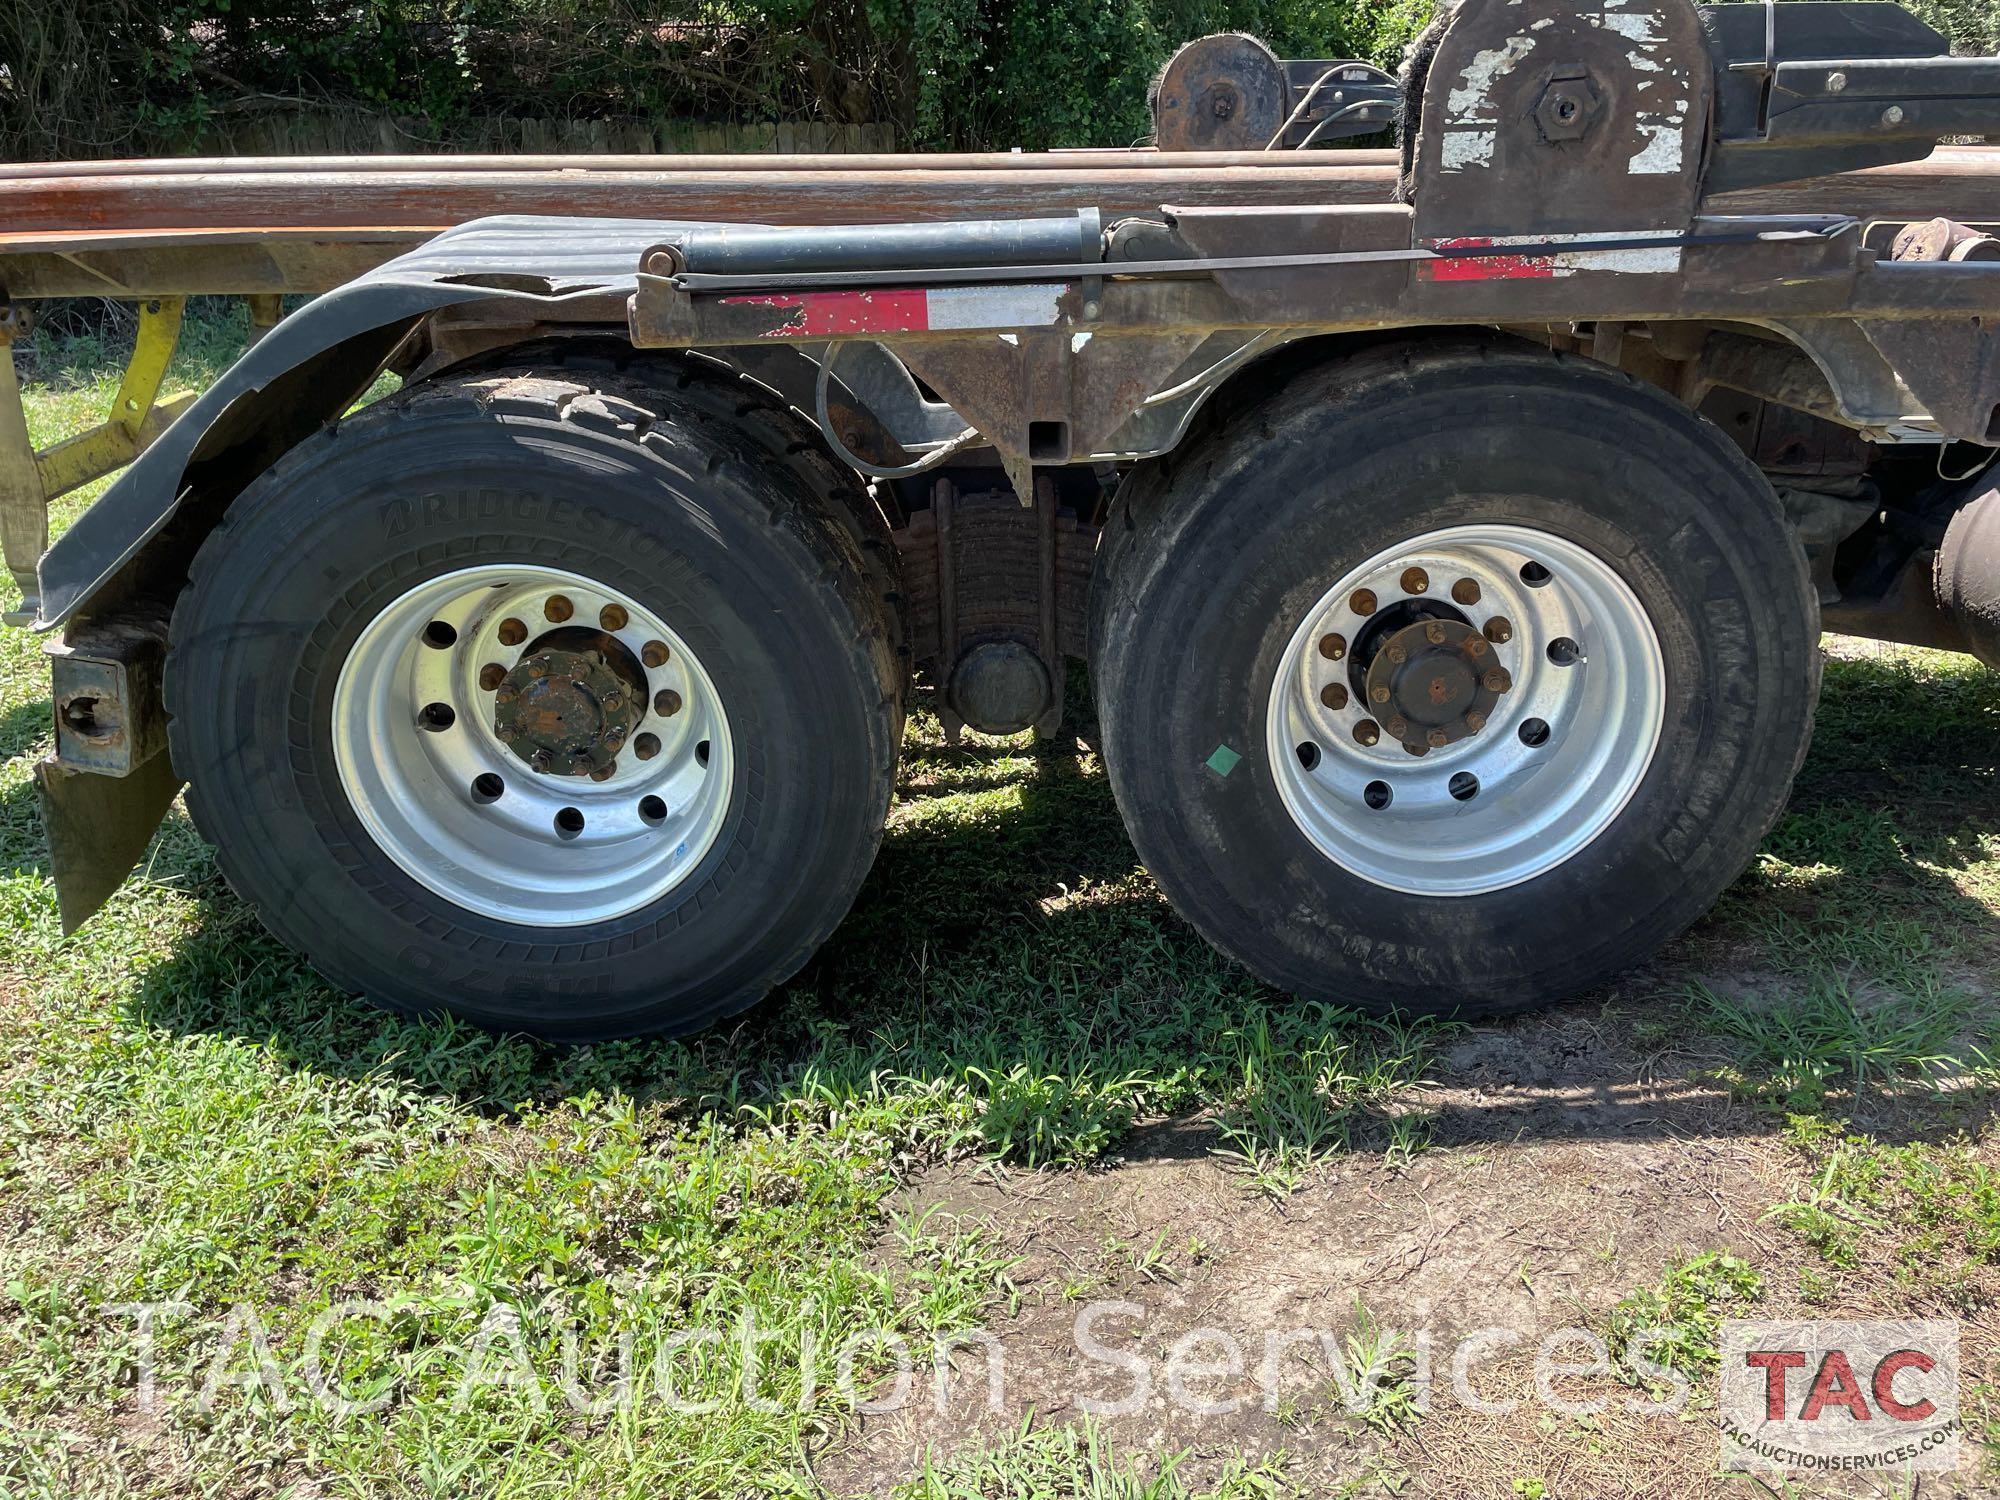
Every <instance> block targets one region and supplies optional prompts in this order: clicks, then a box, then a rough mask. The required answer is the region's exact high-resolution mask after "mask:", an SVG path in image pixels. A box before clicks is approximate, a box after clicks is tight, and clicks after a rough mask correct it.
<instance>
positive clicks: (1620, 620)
mask: <svg viewBox="0 0 2000 1500" xmlns="http://www.w3.org/2000/svg"><path fill="white" fill-rule="evenodd" d="M1412 570H1416V571H1417V572H1420V573H1421V574H1422V575H1423V578H1422V579H1421V580H1420V579H1418V578H1416V577H1415V576H1413V574H1412ZM1419 582H1422V583H1423V584H1424V585H1425V586H1424V587H1423V588H1422V589H1416V590H1413V589H1412V588H1411V587H1410V585H1413V584H1416V583H1419ZM1468 584H1469V585H1471V587H1470V588H1468V587H1467V585H1468ZM1454 589H1456V590H1458V596H1457V597H1455V596H1454ZM1363 591H1366V592H1367V593H1368V594H1372V595H1373V603H1374V606H1375V607H1374V608H1373V609H1372V610H1364V609H1361V608H1358V607H1357V605H1365V604H1366V603H1368V602H1369V601H1368V600H1367V599H1366V598H1361V599H1357V594H1360V593H1362V592H1363ZM1461 599H1471V600H1473V601H1474V602H1472V603H1469V604H1468V603H1464V602H1461ZM1392 611H1394V613H1392ZM1425 615H1429V616H1431V617H1432V618H1436V619H1438V620H1439V623H1440V626H1441V633H1442V626H1443V625H1444V624H1445V623H1446V622H1447V621H1448V620H1449V619H1450V618H1452V617H1456V619H1457V620H1458V621H1459V622H1461V623H1460V624H1458V625H1455V626H1452V628H1451V630H1450V632H1449V633H1448V634H1447V635H1446V642H1447V643H1448V644H1440V645H1427V649H1429V650H1430V651H1432V652H1434V653H1437V655H1436V656H1434V657H1423V658H1421V660H1422V661H1424V662H1429V661H1431V660H1443V653H1444V652H1446V651H1447V650H1451V651H1455V652H1457V653H1458V655H1459V656H1460V657H1461V658H1463V659H1464V660H1465V661H1466V662H1467V664H1468V670H1471V671H1473V672H1474V674H1475V677H1476V679H1477V680H1478V681H1479V683H1480V684H1481V685H1482V687H1483V685H1484V684H1485V683H1486V682H1488V681H1500V680H1502V679H1488V678H1486V677H1485V676H1484V675H1483V674H1484V673H1485V672H1488V671H1490V670H1492V669H1493V668H1496V667H1497V668H1498V669H1499V670H1500V671H1501V672H1502V673H1503V674H1505V676H1504V680H1505V682H1506V686H1505V688H1504V690H1501V691H1499V692H1497V693H1494V692H1492V691H1490V690H1485V691H1483V692H1482V700H1485V699H1490V709H1491V711H1490V712H1488V713H1485V714H1483V715H1481V717H1482V718H1483V720H1484V722H1483V724H1482V725H1481V727H1479V728H1478V729H1477V730H1476V731H1466V730H1465V729H1464V728H1463V720H1462V719H1460V720H1455V721H1454V722H1453V724H1452V726H1451V732H1454V733H1458V734H1461V735H1462V736H1463V737H1461V738H1457V739H1455V740H1452V741H1451V742H1449V743H1445V744H1442V745H1433V744H1432V743H1431V742H1430V741H1429V738H1428V735H1427V734H1422V733H1419V734H1409V735H1407V738H1405V739H1398V738H1397V737H1396V736H1395V735H1393V734H1390V733H1384V732H1382V730H1383V727H1384V724H1385V723H1386V722H1388V719H1387V718H1386V717H1385V718H1382V719H1378V718H1377V717H1376V715H1377V714H1387V715H1392V716H1393V717H1394V719H1395V721H1396V723H1397V724H1398V725H1399V726H1402V727H1403V728H1404V729H1405V731H1406V734H1407V731H1408V730H1409V729H1410V728H1412V727H1415V728H1418V729H1421V728H1422V726H1421V725H1416V724H1415V721H1414V720H1413V719H1411V718H1410V717H1408V716H1406V715H1404V714H1402V713H1400V712H1399V710H1400V709H1401V708H1402V706H1403V704H1404V703H1405V701H1406V698H1407V693H1408V691H1409V690H1408V689H1407V688H1405V687H1398V689H1397V691H1398V693H1399V694H1403V695H1404V696H1398V697H1395V698H1392V699H1391V700H1390V701H1389V702H1388V703H1387V704H1386V705H1385V704H1382V703H1379V702H1373V701H1370V696H1369V695H1370V693H1372V692H1374V691H1375V690H1376V689H1375V688H1370V687H1367V683H1369V682H1370V681H1373V680H1374V679H1373V678H1370V677H1369V676H1368V674H1367V673H1363V672H1360V671H1358V670H1357V669H1358V668H1359V667H1360V666H1361V664H1362V663H1363V662H1364V661H1365V662H1367V663H1368V664H1369V666H1370V667H1371V669H1372V668H1373V666H1374V664H1375V663H1376V661H1378V660H1380V659H1381V653H1382V652H1383V651H1384V650H1385V649H1386V647H1385V642H1386V641H1388V640H1392V639H1395V638H1396V637H1395V628H1396V626H1397V624H1398V622H1399V621H1402V620H1406V619H1407V620H1411V621H1413V622H1414V623H1416V624H1419V625H1421V626H1422V628H1423V630H1424V631H1426V632H1428V631H1429V629H1430V625H1429V621H1428V620H1426V619H1424V618H1423V616H1425ZM1496 620H1497V621H1501V622H1503V623H1502V624H1500V625H1494V624H1492V623H1491V622H1493V621H1496ZM1475 635H1476V636H1477V637H1478V641H1477V642H1476V643H1475V641H1474V640H1473V639H1472V637H1473V636H1475ZM1496 637H1497V639H1496ZM1429 640H1430V637H1429V635H1428V634H1426V635H1425V636H1424V637H1423V640H1422V641H1421V642H1420V643H1419V644H1426V643H1428V642H1429ZM1572 646H1574V648H1575V650H1574V651H1572V650H1571V647H1572ZM1333 652H1338V655H1337V656H1336V655H1331V654H1329V653H1333ZM1371 652H1372V653H1373V654H1372V655H1371V654H1370V653H1371ZM1474 652H1478V656H1477V657H1476V658H1475V657H1474V656H1473V655H1472V653H1474ZM1403 659H1404V660H1406V661H1416V660H1419V658H1417V657H1416V656H1415V655H1414V654H1413V653H1410V652H1407V651H1406V655H1405V657H1404V658H1403ZM1383 670H1384V671H1385V672H1387V671H1389V670H1391V669H1390V668H1388V667H1387V666H1384V668H1383ZM1409 670H1410V672H1411V673H1412V675H1413V677H1414V676H1415V674H1416V673H1417V668H1416V667H1415V666H1412V667H1411V668H1410V669H1409ZM1452 670H1453V671H1456V668H1453V669H1452ZM1443 675H1444V669H1443V668H1442V667H1441V668H1440V670H1439V673H1438V675H1437V679H1436V680H1442V678H1443ZM1461 675H1462V674H1461ZM1458 680H1459V679H1458V678H1454V679H1453V683H1454V685H1455V684H1456V683H1457V682H1458ZM1399 681H1401V679H1399ZM1379 685H1380V684H1378V686H1379ZM1358 688H1360V689H1363V690H1360V691H1357V689H1358ZM1343 698H1344V700H1345V701H1344V702H1342V701H1341V700H1342V699H1343ZM1665 717H1666V669H1665V664H1664V660H1663V657H1662V653H1661V650H1660V643H1659V637H1658V634H1657V633H1656V632H1655V630H1654V629H1653V625H1652V622H1651V620H1650V619H1649V618H1648V616H1647V614H1646V611H1645V607H1644V606H1643V605H1642V604H1641V603H1640V602H1639V598H1638V596H1637V595H1636V594H1634V593H1633V592H1632V589H1631V588H1630V586H1629V585H1627V584H1626V582H1625V581H1624V579H1622V578H1621V577H1619V576H1618V574H1617V573H1616V572H1615V571H1613V569H1612V568H1611V567H1610V566H1609V565H1608V564H1606V563H1605V562H1603V561H1601V560H1600V559H1599V558H1598V557H1596V556H1595V555H1594V554H1593V553H1591V552H1590V551H1588V550H1587V549H1585V548H1583V547H1581V546H1578V545H1577V544H1576V543H1574V542H1570V541H1567V540H1565V539H1563V538H1561V537H1557V536H1553V535H1551V534H1549V533H1547V532H1544V531H1539V530H1536V529H1533V528H1530V527H1525V526H1503V525H1482V526H1456V527H1451V528H1448V529H1446V530H1442V531H1434V532H1430V533H1428V534H1426V535H1423V536H1419V537H1416V538H1414V539H1412V540H1411V541H1409V542H1406V543H1402V544H1400V545H1398V546H1395V547H1392V548H1388V549H1386V550H1384V551H1382V552H1380V553H1377V554H1376V555H1375V556H1374V557H1372V558H1370V559H1369V560H1368V561H1367V562H1365V563H1363V564H1361V566H1359V567H1358V568H1355V569H1354V570H1353V571H1352V572H1350V573H1348V574H1347V575H1346V576H1345V577H1344V578H1342V579H1341V580H1340V581H1339V582H1338V583H1336V584H1335V585H1334V586H1333V587H1332V588H1330V589H1328V590H1327V591H1326V592H1325V593H1324V594H1322V595H1321V596H1320V598H1319V600H1318V602H1317V603H1315V604H1314V605H1313V606H1312V608H1311V609H1310V610H1308V611H1307V613H1306V616H1305V618H1304V620H1303V621H1301V623H1300V624H1299V626H1298V629H1297V630H1296V631H1295V632H1294V633H1293V636H1292V638H1291V642H1290V644H1289V645H1287V647H1286V648H1285V652H1284V656H1283V658H1282V660H1281V663H1280V666H1279V669H1278V674H1277V678H1276V680H1275V682H1274V683H1273V685H1272V690H1271V696H1270V705H1269V711H1268V715H1267V719H1266V733H1267V737H1268V741H1269V752H1270V764H1271V766H1272V769H1273V773H1274V775H1275V778H1276V780H1277V785H1278V792H1279V795H1280V796H1281V797H1282V799H1283V801H1284V804H1285V808H1286V810H1287V811H1288V812H1289V813H1290V814H1291V817H1292V820H1293V821H1294V822H1295V823H1297V825H1298V827H1299V829H1300V831H1301V832H1303V833H1304V834H1305V835H1306V837H1307V838H1308V839H1310V840H1311V841H1312V842H1313V844H1314V845H1315V846H1316V847H1317V848H1318V849H1319V851H1320V852H1321V853H1322V854H1324V855H1325V856H1326V857H1327V858H1329V859H1331V860H1333V861H1334V862H1335V863H1336V864H1338V865H1339V866H1340V867H1341V868H1343V869H1345V870H1348V871H1350V872H1352V873H1353V874H1355V875H1358V876H1360V877H1361V878H1362V879H1364V880H1368V881H1371V882H1373V883H1374V884H1376V885H1380V886H1386V887H1388V888H1389V889H1391V890H1397V891H1403V892H1406V893H1409V894H1413V895H1426V896H1471V895H1477V894H1480V893H1482V892H1485V891H1495V890H1501V889H1504V888H1506V887H1508V886H1512V885H1519V884H1521V883H1522V882H1523V881H1528V880H1532V879H1534V878H1535V877H1536V876H1538V875H1541V874H1544V873H1546V872H1547V871H1549V870H1552V869H1554V868H1555V867H1556V866H1558V865H1560V864H1562V863H1563V862H1564V861H1566V860H1568V859H1570V858H1572V857H1573V856H1575V855H1576V853H1577V852H1578V851H1579V850H1581V849H1583V848H1584V847H1585V846H1587V845H1588V844H1589V843H1590V842H1591V841H1592V840H1593V839H1595V838H1597V837H1598V836H1599V835H1600V834H1602V833H1603V832H1604V830H1605V829H1606V828H1608V827H1609V826H1610V825H1611V823H1612V822H1613V821H1614V820H1615V819H1616V818H1617V816H1618V814H1619V813H1620V812H1621V811H1622V810H1623V809H1624V807H1625V805H1626V803H1628V802H1629V801H1630V800H1631V798H1632V794H1633V793H1634V792H1635V791H1637V790H1638V787H1639V784H1640V783H1641V782H1642V781H1643V780H1644V779H1645V775H1646V771H1647V768H1648V767H1649V766H1650V765H1651V764H1652V760H1653V755H1654V752H1655V751H1656V749H1657V748H1658V745H1659V739H1660V731H1661V725H1662V724H1663V723H1664V721H1665ZM1371 726H1372V728H1373V730H1374V731H1375V733H1376V734H1377V735H1379V738H1376V740H1375V742H1374V743H1372V744H1371V743H1367V740H1368V739H1369V737H1370V728H1371ZM1440 732H1441V733H1442V732H1444V731H1443V730H1440ZM1409 739H1415V740H1416V742H1417V743H1419V744H1420V745H1422V746H1423V749H1424V753H1423V754H1421V755H1418V754H1414V753H1412V752H1411V751H1410V750H1409V749H1407V748H1406V744H1407V743H1408V741H1409ZM1465 778H1470V780H1469V781H1468V780H1466V779H1465Z"/></svg>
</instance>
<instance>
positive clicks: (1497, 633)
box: [1483, 615, 1514, 646]
mask: <svg viewBox="0 0 2000 1500" xmlns="http://www.w3.org/2000/svg"><path fill="white" fill-rule="evenodd" d="M1483 634H1484V635H1485V637H1486V639H1487V640H1489V641H1491V642H1492V643H1493V644H1494V645H1496V646H1504V645H1506V644H1507V642H1509V641H1511V640H1513V639H1514V622H1513V621H1512V620H1509V619H1508V618H1507V617H1506V616H1505V615H1495V616H1494V617H1493V618H1492V619H1490V620H1488V621H1487V622H1486V628H1485V630H1484V632H1483Z"/></svg>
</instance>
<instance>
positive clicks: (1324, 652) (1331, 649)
mask: <svg viewBox="0 0 2000 1500" xmlns="http://www.w3.org/2000/svg"><path fill="white" fill-rule="evenodd" d="M1319 654H1320V655H1321V656H1324V657H1325V658H1326V659H1327V660H1328V661H1339V660H1340V659H1341V658H1342V657H1343V656H1345V655H1347V637H1346V636H1344V635H1323V636H1321V637H1320V638H1319Z"/></svg>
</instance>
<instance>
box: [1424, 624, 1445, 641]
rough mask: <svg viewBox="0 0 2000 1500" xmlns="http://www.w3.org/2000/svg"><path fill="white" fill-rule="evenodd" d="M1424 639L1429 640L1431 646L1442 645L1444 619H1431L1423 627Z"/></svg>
mask: <svg viewBox="0 0 2000 1500" xmlns="http://www.w3.org/2000/svg"><path fill="white" fill-rule="evenodd" d="M1424 639H1425V640H1427V641H1429V642H1430V643H1431V644H1432V645H1433V646H1442V645H1443V644H1444V621H1442V620H1433V621H1431V622H1430V624H1428V625H1426V626H1425V627H1424Z"/></svg>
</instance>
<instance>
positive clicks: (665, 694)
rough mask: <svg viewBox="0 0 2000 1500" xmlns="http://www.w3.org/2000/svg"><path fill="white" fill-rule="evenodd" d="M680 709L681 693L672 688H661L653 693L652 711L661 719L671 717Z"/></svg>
mask: <svg viewBox="0 0 2000 1500" xmlns="http://www.w3.org/2000/svg"><path fill="white" fill-rule="evenodd" d="M680 711H681V695H680V694H679V693H677V692H675V691H674V690H673V689H672V688H661V689H660V690H659V691H658V692H657V693H655V694H653V712H654V713H656V714H658V715H659V716H660V717H661V718H663V719H671V718H672V717H673V716H674V715H675V714H677V713H679V712H680Z"/></svg>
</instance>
